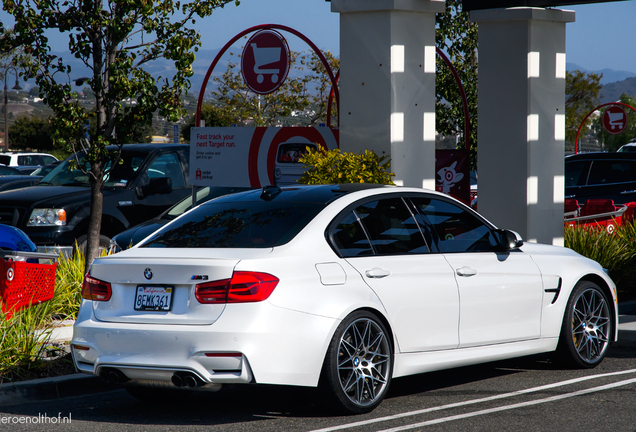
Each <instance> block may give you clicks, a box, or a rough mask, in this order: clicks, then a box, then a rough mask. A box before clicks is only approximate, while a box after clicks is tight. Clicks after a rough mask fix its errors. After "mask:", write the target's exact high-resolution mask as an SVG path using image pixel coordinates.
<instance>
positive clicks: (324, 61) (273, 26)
mask: <svg viewBox="0 0 636 432" xmlns="http://www.w3.org/2000/svg"><path fill="white" fill-rule="evenodd" d="M266 29H276V30H283V31H286V32H288V33H291V34H293V35H295V36H297V37H299V38H300V39H302V40H303V41H304V42H305V43H307V45H309V46H310V47H311V49H313V50H314V52H315V53H316V55H317V56H318V58H319V59H320V61H321V62H322V64H323V65H324V66H325V69H326V70H327V74H328V75H329V79H330V80H331V85H332V86H333V88H334V89H335V97H336V104H339V99H340V95H339V93H338V87H337V85H336V83H337V81H336V78H335V77H334V75H333V71H332V70H331V67H330V66H329V63H328V62H327V59H326V58H325V56H324V55H322V53H321V52H320V50H319V49H318V47H317V46H316V45H315V44H314V43H313V42H312V41H311V40H310V39H309V38H308V37H307V36H305V35H303V34H302V33H300V32H299V31H296V30H294V29H293V28H291V27H287V26H284V25H279V24H261V25H257V26H254V27H250V28H248V29H246V30H243V31H242V32H240V33H239V34H237V35H236V36H234V37H233V38H232V39H230V41H229V42H228V43H226V44H225V46H224V47H223V48H221V51H219V53H218V54H217V55H216V57H215V58H214V61H213V62H212V64H210V67H209V68H208V72H207V73H206V75H205V78H204V79H203V84H201V90H200V92H199V101H198V103H197V113H196V120H195V123H194V124H195V125H196V127H199V126H200V125H201V106H202V105H203V96H204V94H205V89H206V87H207V85H208V81H209V80H210V76H211V75H212V72H213V71H214V68H215V67H216V65H217V64H218V62H219V61H220V60H221V57H222V56H223V54H225V52H226V51H227V50H228V49H229V48H230V47H231V46H232V45H233V44H234V42H236V41H237V40H239V39H240V38H242V37H243V36H245V35H246V34H249V33H252V32H255V31H258V30H266Z"/></svg>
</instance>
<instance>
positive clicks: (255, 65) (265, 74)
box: [241, 30, 289, 94]
mask: <svg viewBox="0 0 636 432" xmlns="http://www.w3.org/2000/svg"><path fill="white" fill-rule="evenodd" d="M288 72H289V47H288V46H287V41H286V40H285V38H284V37H283V36H282V35H281V34H280V33H278V32H275V31H273V30H261V31H259V32H257V33H256V34H254V35H253V36H252V37H251V38H250V39H249V40H248V41H247V43H246V44H245V48H244V49H243V55H242V57H241V74H242V75H243V80H244V81H245V85H247V87H248V88H249V89H250V90H252V91H253V92H254V93H258V94H269V93H272V92H274V91H276V90H277V89H278V88H279V87H280V86H281V85H282V84H283V82H284V81H285V78H287V73H288Z"/></svg>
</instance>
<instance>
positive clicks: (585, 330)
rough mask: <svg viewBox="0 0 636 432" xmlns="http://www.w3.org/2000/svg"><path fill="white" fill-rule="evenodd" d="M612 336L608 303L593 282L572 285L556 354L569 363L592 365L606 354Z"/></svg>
mask: <svg viewBox="0 0 636 432" xmlns="http://www.w3.org/2000/svg"><path fill="white" fill-rule="evenodd" d="M611 335H612V313H611V306H610V304H609V302H608V299H607V296H606V295H605V293H604V292H603V290H602V289H601V288H600V287H599V286H598V285H597V284H595V283H594V282H590V281H580V282H579V283H577V284H576V285H575V287H574V290H573V291H572V295H571V296H570V299H569V300H568V304H567V306H566V309H565V314H564V316H563V325H562V327H561V337H560V339H559V348H558V349H559V353H560V355H561V359H562V360H563V361H564V362H565V363H566V364H569V365H570V366H575V367H580V368H593V367H595V366H597V365H598V364H599V363H600V362H601V361H602V360H603V358H604V357H605V354H606V353H607V348H608V347H609V341H610V338H611Z"/></svg>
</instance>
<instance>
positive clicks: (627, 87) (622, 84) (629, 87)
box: [600, 77, 636, 103]
mask: <svg viewBox="0 0 636 432" xmlns="http://www.w3.org/2000/svg"><path fill="white" fill-rule="evenodd" d="M623 93H625V94H628V95H630V96H632V97H636V77H633V78H627V79H626V80H623V81H618V82H613V83H609V84H605V85H604V86H603V88H602V89H601V94H600V96H601V102H602V103H606V102H614V101H617V100H618V99H620V97H621V95H622V94H623Z"/></svg>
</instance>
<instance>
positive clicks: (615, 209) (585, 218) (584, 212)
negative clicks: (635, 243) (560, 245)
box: [564, 199, 636, 234]
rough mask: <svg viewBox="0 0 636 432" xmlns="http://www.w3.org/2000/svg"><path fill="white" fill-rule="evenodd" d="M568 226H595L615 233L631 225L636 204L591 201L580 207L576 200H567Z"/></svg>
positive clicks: (599, 200) (566, 218)
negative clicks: (622, 226) (620, 228)
mask: <svg viewBox="0 0 636 432" xmlns="http://www.w3.org/2000/svg"><path fill="white" fill-rule="evenodd" d="M564 208H565V225H566V226H577V225H578V226H593V227H600V228H603V229H605V230H606V231H607V232H608V233H610V234H611V233H613V232H614V230H615V229H616V227H617V226H620V225H622V224H624V223H631V222H632V221H633V220H634V214H635V212H636V203H635V202H630V203H627V204H614V201H613V200H611V199H589V200H587V201H585V204H583V205H579V202H578V201H577V200H574V199H566V200H565V206H564Z"/></svg>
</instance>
